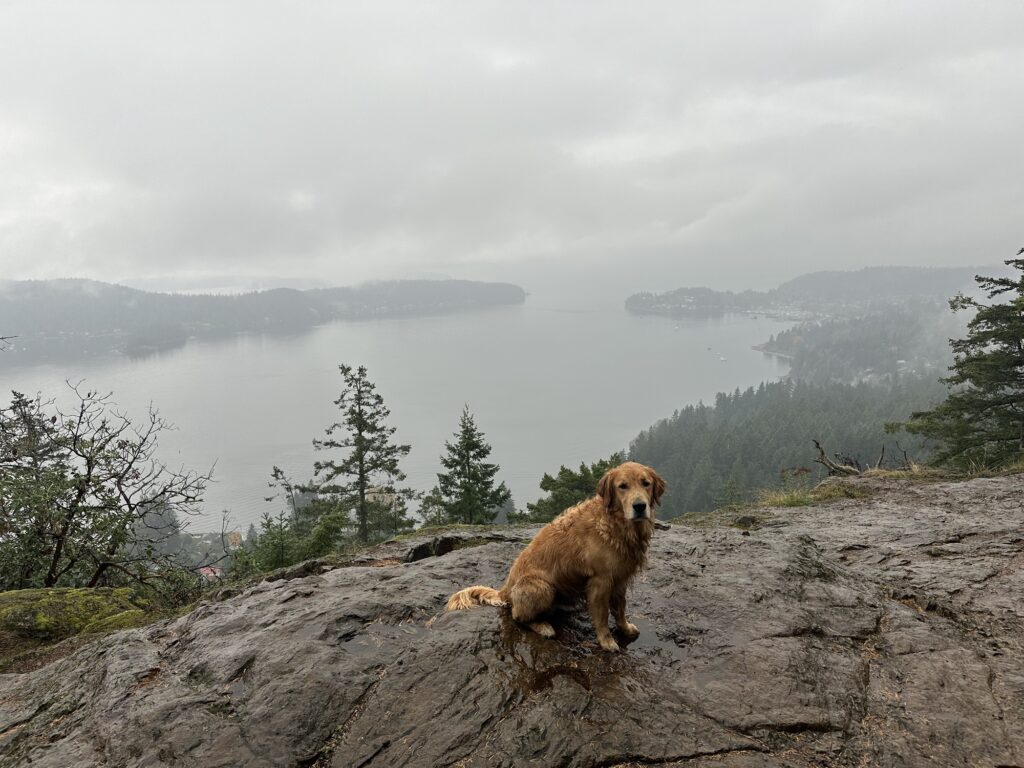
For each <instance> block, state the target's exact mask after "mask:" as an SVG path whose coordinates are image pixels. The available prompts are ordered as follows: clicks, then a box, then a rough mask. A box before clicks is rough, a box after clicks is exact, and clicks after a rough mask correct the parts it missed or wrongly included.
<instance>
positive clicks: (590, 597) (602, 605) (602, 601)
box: [587, 578, 619, 651]
mask: <svg viewBox="0 0 1024 768" xmlns="http://www.w3.org/2000/svg"><path fill="white" fill-rule="evenodd" d="M611 597H612V584H611V581H609V580H608V579H600V578H593V579H591V580H590V581H589V582H588V583H587V607H588V608H590V620H591V621H592V622H593V623H594V629H595V630H596V631H597V642H598V643H599V644H600V646H601V647H602V648H604V649H605V650H606V651H617V650H619V644H618V643H616V642H615V638H614V637H612V633H611V630H609V629H608V610H609V608H610V607H611V606H610V603H611Z"/></svg>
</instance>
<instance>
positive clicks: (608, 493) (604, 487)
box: [597, 469, 617, 510]
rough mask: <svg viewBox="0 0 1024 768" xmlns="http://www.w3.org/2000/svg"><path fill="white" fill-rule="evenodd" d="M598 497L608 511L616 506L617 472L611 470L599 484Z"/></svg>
mask: <svg viewBox="0 0 1024 768" xmlns="http://www.w3.org/2000/svg"><path fill="white" fill-rule="evenodd" d="M597 495H598V496H600V497H601V501H603V502H604V505H605V507H606V508H607V509H609V510H610V509H611V508H612V507H614V506H615V499H616V498H617V497H616V495H615V470H614V469H609V470H608V471H607V472H605V473H604V475H603V476H602V477H601V479H600V480H599V481H598V483H597Z"/></svg>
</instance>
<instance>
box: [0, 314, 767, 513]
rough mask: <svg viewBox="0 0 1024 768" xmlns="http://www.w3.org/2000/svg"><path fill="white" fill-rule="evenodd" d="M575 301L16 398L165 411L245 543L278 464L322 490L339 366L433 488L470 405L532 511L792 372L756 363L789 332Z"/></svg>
mask: <svg viewBox="0 0 1024 768" xmlns="http://www.w3.org/2000/svg"><path fill="white" fill-rule="evenodd" d="M560 303H561V299H560V297H559V298H555V299H552V300H550V301H549V302H547V303H545V302H544V300H543V299H538V298H537V297H535V296H531V297H530V299H529V300H528V301H527V303H526V304H525V305H523V306H514V307H502V308H497V309H492V310H484V311H480V312H475V313H471V314H459V315H449V316H440V317H424V318H415V319H414V318H399V319H388V320H373V321H364V322H339V323H332V324H330V325H325V326H321V327H319V328H314V329H312V330H310V331H309V332H307V333H302V334H291V335H281V336H274V335H262V336H240V337H235V338H230V339H223V340H217V341H203V342H189V343H188V344H187V345H186V346H184V347H183V348H180V349H174V350H170V351H166V352H158V353H155V354H153V355H150V356H147V357H144V358H137V359H133V360H129V359H126V358H100V359H89V360H81V359H78V360H75V361H73V362H64V363H60V364H47V365H33V366H20V367H17V368H11V367H8V368H7V369H3V368H0V383H2V385H3V388H4V389H5V390H11V389H17V390H19V391H22V392H29V393H34V392H36V391H37V390H41V391H43V392H44V393H50V394H56V393H59V392H61V389H62V387H63V384H62V382H63V381H64V380H65V379H72V380H75V381H77V380H79V379H85V381H86V383H87V385H88V386H90V387H91V388H96V389H100V390H111V391H113V392H114V393H115V399H116V401H117V402H118V404H119V405H120V406H121V407H123V408H125V409H127V410H128V412H129V413H130V414H137V415H139V416H141V415H142V414H143V413H144V412H145V409H146V407H147V406H148V404H149V403H150V402H153V404H154V405H156V406H157V407H158V408H159V409H160V411H161V413H162V414H163V415H164V416H165V417H166V418H167V419H169V420H170V421H172V422H173V423H174V424H176V425H177V427H178V430H177V431H176V432H172V433H166V434H165V435H164V436H163V438H162V441H161V448H162V451H161V454H162V456H163V458H164V460H165V461H166V462H167V463H168V464H176V465H177V464H183V465H185V466H188V467H192V468H197V469H202V468H206V467H208V466H209V465H211V464H213V463H216V470H215V475H214V476H215V480H216V482H215V483H214V484H213V485H212V486H211V487H210V489H209V491H208V493H207V505H206V510H207V518H206V520H205V521H203V522H202V523H201V524H198V525H197V527H198V528H199V529H203V528H214V527H217V525H218V523H217V521H218V520H219V512H220V510H222V509H228V510H230V511H231V513H232V517H233V519H234V520H235V521H236V522H237V523H238V524H239V525H240V526H241V527H243V528H244V527H245V526H246V525H248V523H249V522H250V521H254V520H257V519H258V518H259V517H260V515H261V514H262V513H263V512H264V511H265V510H272V509H273V507H272V506H271V505H269V504H267V503H266V502H265V501H264V496H266V495H267V479H268V476H269V473H270V468H271V466H272V465H274V464H277V465H278V466H280V467H282V468H283V469H284V470H285V471H286V472H287V473H289V474H290V475H292V476H293V477H294V478H296V479H305V478H307V477H308V476H309V474H310V473H311V471H312V461H313V458H314V452H313V449H312V446H311V440H312V439H313V438H314V437H319V436H321V435H322V434H323V430H324V428H325V427H326V426H327V425H328V424H329V423H330V422H331V421H333V420H334V418H335V415H336V413H335V412H334V408H333V406H332V404H331V401H332V400H333V399H334V398H335V397H336V396H337V393H338V388H339V385H340V381H341V379H340V376H339V375H338V372H337V365H338V363H342V362H345V363H350V364H365V365H366V366H367V367H368V368H369V370H370V375H371V378H372V379H373V380H374V381H375V382H376V383H377V387H378V390H379V391H380V392H381V394H382V395H383V396H384V398H385V401H386V403H387V405H388V406H389V407H390V408H391V411H392V423H393V424H394V425H395V426H397V427H398V434H397V437H398V439H400V440H401V441H402V442H407V443H410V444H411V445H412V447H413V450H412V453H411V454H410V456H409V457H408V459H407V460H406V461H405V462H404V467H405V470H406V472H407V473H408V475H409V481H410V483H411V484H412V485H413V486H414V487H416V488H417V489H419V490H429V489H430V487H431V486H432V485H433V484H434V482H435V478H434V474H435V473H436V472H437V470H438V469H439V462H438V456H439V455H440V453H441V451H442V449H443V444H444V441H445V440H446V439H448V438H449V437H450V436H451V433H452V432H453V431H454V430H455V428H456V426H457V424H458V419H459V413H460V411H461V410H462V406H463V403H468V404H469V407H470V409H471V410H472V411H473V413H474V414H475V416H476V420H477V424H478V426H480V428H482V429H483V430H484V432H485V433H486V435H487V438H488V440H489V441H490V442H491V444H492V446H493V447H494V452H493V454H492V460H494V461H497V462H498V463H499V464H500V465H501V467H502V471H501V473H500V475H499V477H500V478H501V479H504V480H505V482H506V483H507V484H508V485H509V487H510V488H511V490H512V493H513V495H514V499H515V502H516V504H517V506H523V505H525V503H526V502H527V501H533V500H534V499H535V498H536V497H537V496H539V495H540V491H539V489H538V487H537V484H538V482H539V481H540V478H541V476H542V475H543V473H544V472H553V471H555V470H557V468H558V467H559V465H561V464H569V465H578V464H579V462H581V461H588V462H589V461H594V460H596V459H599V458H603V457H606V456H608V455H609V454H611V453H613V452H614V451H616V450H620V449H623V448H625V447H627V446H628V443H629V441H630V439H631V438H632V437H634V436H635V435H636V434H637V433H638V432H639V431H640V430H641V429H644V428H645V427H647V426H649V425H650V424H651V423H653V422H654V421H656V420H657V419H659V418H663V417H666V416H669V415H670V414H671V413H672V412H673V411H674V410H675V409H677V408H680V407H682V406H685V405H686V404H688V403H693V402H696V401H697V400H701V399H703V400H705V401H708V400H710V399H712V398H713V396H714V394H715V393H716V392H718V391H724V390H732V389H734V388H736V387H746V386H749V385H751V384H756V383H758V382H760V381H762V380H767V379H773V378H776V377H778V376H779V375H781V374H783V373H784V372H785V367H784V364H783V363H781V362H780V361H777V360H775V359H772V358H770V357H767V356H765V355H762V354H761V353H759V352H755V351H753V350H752V349H751V348H750V347H751V345H753V344H756V343H758V342H761V341H764V340H765V339H767V338H768V336H769V334H771V333H777V332H778V331H779V330H781V329H782V328H785V327H787V324H785V323H781V322H777V321H774V320H770V319H766V318H761V319H756V320H755V319H752V318H747V317H726V318H721V319H715V320H684V321H676V320H667V319H664V318H656V317H635V316H632V315H628V314H627V313H626V312H625V310H624V309H622V307H621V304H619V303H616V302H609V303H608V305H607V306H605V307H602V308H600V309H579V308H573V307H569V308H564V307H562V306H560ZM564 309H574V311H558V310H564ZM723 358H724V359H723ZM2 365H4V360H3V357H2V356H0V366H2Z"/></svg>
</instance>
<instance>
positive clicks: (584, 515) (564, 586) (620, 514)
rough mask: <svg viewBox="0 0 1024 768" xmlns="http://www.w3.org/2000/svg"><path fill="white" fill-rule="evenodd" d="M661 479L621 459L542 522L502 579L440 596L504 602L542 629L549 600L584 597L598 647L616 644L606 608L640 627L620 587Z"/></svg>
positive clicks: (639, 547)
mask: <svg viewBox="0 0 1024 768" xmlns="http://www.w3.org/2000/svg"><path fill="white" fill-rule="evenodd" d="M664 492H665V481H664V480H662V479H661V477H659V476H658V473H657V472H655V471H654V470H653V469H651V468H650V467H645V466H644V465H643V464H637V463H635V462H632V461H627V462H626V463H625V464H620V465H619V466H617V467H615V468H614V469H610V470H608V472H606V473H605V475H604V477H602V478H601V481H600V482H599V483H598V485H597V495H596V496H593V497H591V498H589V499H587V500H586V501H584V502H581V503H580V504H577V505H576V506H575V507H572V508H570V509H567V510H566V511H565V512H563V513H562V514H561V515H559V516H558V517H557V518H555V519H554V520H552V521H551V522H550V523H548V524H547V525H545V526H544V527H543V528H542V529H541V530H540V533H538V534H537V535H536V537H534V539H533V541H531V542H530V544H529V546H527V547H526V549H524V550H523V551H522V552H521V553H520V554H519V557H517V558H516V561H515V562H514V563H513V564H512V570H511V571H510V572H509V574H508V579H507V580H506V581H505V585H504V586H503V587H502V588H501V589H500V590H499V589H492V588H491V587H467V588H466V589H463V590H462V591H460V592H456V593H455V594H454V595H452V596H451V598H450V599H449V600H448V610H449V611H458V610H464V609H466V608H471V607H473V606H474V605H497V606H505V605H510V606H511V607H512V618H513V619H515V620H516V621H518V622H519V623H521V624H525V625H526V626H528V627H530V629H532V630H534V631H535V632H537V633H538V634H540V635H542V636H544V637H553V636H554V634H555V630H554V629H553V628H552V626H551V624H550V623H549V622H548V621H546V620H544V619H543V618H542V617H543V615H544V614H545V613H547V612H548V611H550V610H551V608H552V607H553V606H554V605H555V602H556V600H558V599H559V598H561V599H562V600H566V599H568V600H575V599H577V598H579V597H584V596H585V597H586V599H587V606H588V607H589V609H590V616H591V619H592V620H593V623H594V629H595V630H596V631H597V642H598V643H599V644H600V645H601V647H602V648H604V649H605V650H606V651H617V650H619V644H618V643H616V642H615V638H613V637H612V633H611V631H610V630H609V629H608V612H609V610H610V611H611V612H612V613H613V614H614V615H615V623H616V624H617V625H618V628H619V631H620V632H622V633H623V634H624V635H626V636H627V637H629V638H630V639H632V638H635V637H636V636H637V635H639V634H640V630H638V629H637V628H636V627H635V626H634V625H633V624H631V623H630V622H629V621H628V620H627V619H626V588H627V587H628V586H629V583H630V582H631V581H632V579H633V577H634V576H635V575H636V574H637V571H639V570H640V568H641V567H643V565H644V563H645V562H646V560H647V547H648V545H649V544H650V541H651V533H652V532H653V530H654V509H655V507H657V506H658V503H659V502H660V501H661V496H662V494H663V493H664Z"/></svg>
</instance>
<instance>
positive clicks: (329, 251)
mask: <svg viewBox="0 0 1024 768" xmlns="http://www.w3.org/2000/svg"><path fill="white" fill-rule="evenodd" d="M1022 22H1024V6H1022V5H1021V4H1020V3H1017V2H1009V1H1008V0H1007V1H1004V2H992V3H984V4H975V3H972V4H968V3H948V2H947V3H942V2H914V3H902V2H901V3H893V2H875V3H841V2H832V3H820V2H813V3H812V2H801V3H798V2H789V3H771V4H768V3H755V2H745V3H739V2H719V3H713V4H701V5H700V6H697V5H696V4H692V5H691V4H682V3H675V2H662V3H639V4H638V3H628V4H627V3H602V2H596V3H573V2H567V3H562V4H555V5H552V4H530V5H525V6H524V5H522V4H520V5H509V4H500V3H487V2H453V3H448V4H426V3H416V2H402V3H365V4H361V3H359V4H357V3H345V4H340V3H302V4H298V5H297V4H294V3H268V2H262V1H258V2H257V1H254V0H248V1H247V2H238V3H217V4H211V3H199V2H180V3H166V2H165V3H156V2H137V1H134V2H125V3H115V2H103V3H74V4H70V3H69V4H57V3H48V2H24V3H21V2H17V3H6V4H0V269H2V271H3V273H4V275H5V276H9V277H51V276H57V275H67V274H75V275H82V276H89V277H95V278H99V279H109V280H127V281H138V282H145V281H147V280H148V281H150V282H151V283H156V284H159V282H160V281H161V280H169V279H170V278H171V277H174V276H177V282H178V284H183V283H182V281H184V283H187V282H188V281H189V280H192V281H193V282H196V283H199V282H202V281H203V280H209V279H211V276H213V277H215V276H218V275H230V274H236V275H269V276H278V277H280V278H282V279H283V278H288V279H295V278H296V277H304V278H307V279H311V280H313V279H315V280H319V281H325V282H334V283H343V282H352V281H355V280H361V279H366V278H370V277H378V276H381V277H384V276H394V275H400V274H408V273H423V272H446V273H451V274H455V275H460V276H462V275H464V276H470V277H492V278H501V277H504V276H509V277H512V278H515V277H516V276H525V275H532V276H533V277H534V279H538V278H537V276H539V275H542V274H544V273H545V270H546V271H548V272H551V273H557V274H568V273H570V272H571V271H572V270H573V269H578V268H579V267H580V266H586V267H587V268H588V269H589V270H592V271H593V270H597V271H599V272H602V273H606V274H608V275H613V276H614V277H615V279H616V280H617V281H618V283H619V284H621V285H622V287H623V289H624V290H625V289H629V290H632V289H634V288H641V287H658V286H659V285H662V284H663V283H664V282H666V281H667V282H668V283H671V284H673V285H674V284H678V283H686V282H691V283H695V282H711V283H716V284H724V283H726V282H730V283H733V284H735V283H737V282H749V283H751V284H753V285H758V284H764V283H770V282H773V281H774V280H776V279H778V278H781V277H787V276H790V275H792V274H796V273H798V272H801V271H806V270H808V269H812V268H818V267H821V266H827V265H834V264H842V265H848V266H860V265H866V264H884V263H919V264H957V263H964V262H970V263H979V262H983V263H991V262H993V261H995V260H997V259H999V258H1001V257H1002V256H1003V255H1004V254H1005V253H1007V252H1008V251H1010V250H1011V249H1014V250H1015V248H1014V247H1015V246H1017V245H1018V241H1022V238H1024V233H1022V232H1021V230H1020V215H1019V214H1020V210H1022V203H1024V152H1022V151H1021V141H1020V126H1021V125H1024V78H1021V76H1020V73H1021V72H1024V43H1022V42H1021V40H1020V34H1019V32H1020V30H1021V29H1022V28H1024V25H1022ZM624 264H627V265H628V267H624V266H623V265H624Z"/></svg>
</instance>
